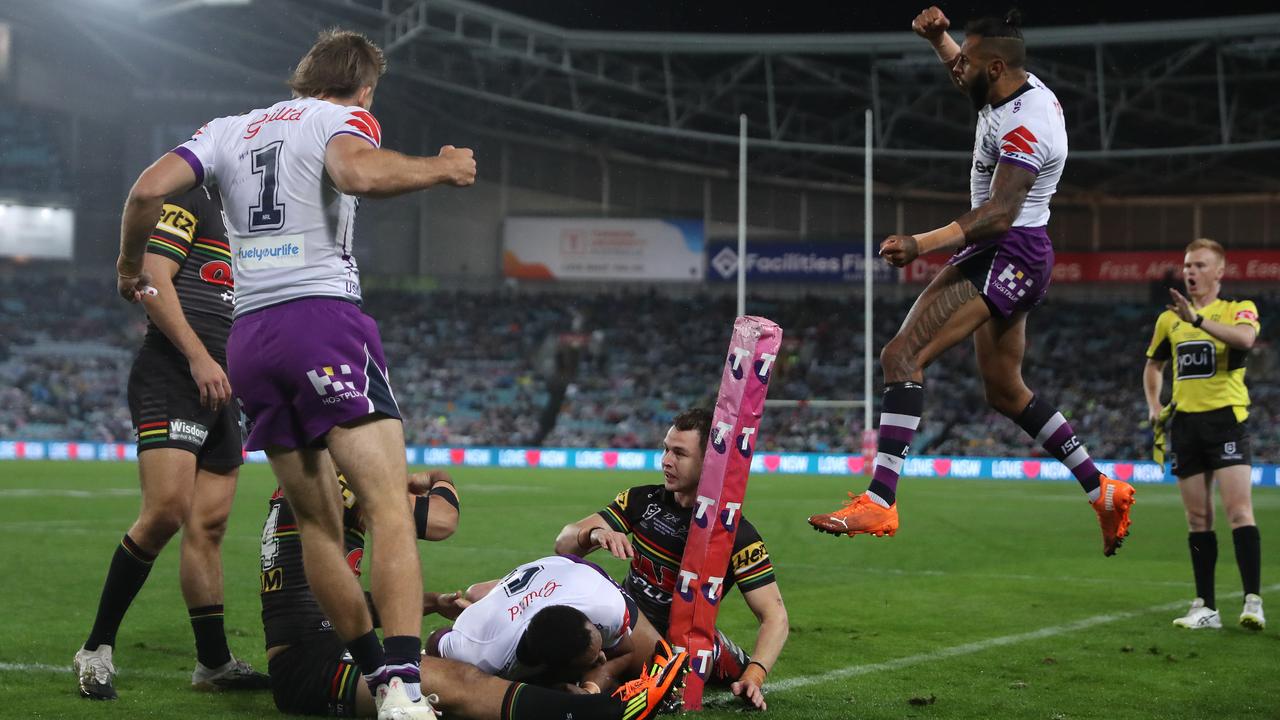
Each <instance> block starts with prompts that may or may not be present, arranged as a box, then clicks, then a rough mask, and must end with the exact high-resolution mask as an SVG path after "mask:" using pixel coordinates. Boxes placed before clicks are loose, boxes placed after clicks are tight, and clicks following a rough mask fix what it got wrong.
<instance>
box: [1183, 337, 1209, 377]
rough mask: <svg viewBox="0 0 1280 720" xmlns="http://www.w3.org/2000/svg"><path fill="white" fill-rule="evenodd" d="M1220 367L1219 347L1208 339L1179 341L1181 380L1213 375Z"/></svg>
mask: <svg viewBox="0 0 1280 720" xmlns="http://www.w3.org/2000/svg"><path fill="white" fill-rule="evenodd" d="M1217 369H1218V357H1217V348H1215V347H1214V346H1213V343H1212V342H1209V341H1208V340H1192V341H1190V342H1184V343H1178V374H1177V378H1178V379H1179V380H1193V379H1195V378H1209V377H1213V374H1214V372H1216V371H1217Z"/></svg>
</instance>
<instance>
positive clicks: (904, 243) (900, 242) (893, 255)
mask: <svg viewBox="0 0 1280 720" xmlns="http://www.w3.org/2000/svg"><path fill="white" fill-rule="evenodd" d="M880 257H882V258H884V259H885V262H887V263H889V264H890V265H892V266H894V267H906V266H907V265H910V264H911V262H912V261H913V260H915V259H916V258H917V257H920V245H919V243H918V242H917V241H916V238H915V236H914V235H890V236H889V237H887V238H885V240H884V242H882V243H880Z"/></svg>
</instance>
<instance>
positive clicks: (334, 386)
mask: <svg viewBox="0 0 1280 720" xmlns="http://www.w3.org/2000/svg"><path fill="white" fill-rule="evenodd" d="M350 375H351V366H350V365H339V366H338V370H337V372H336V373H335V372H334V369H333V366H331V365H326V366H324V367H323V368H320V370H319V371H318V372H317V371H315V370H308V371H307V379H308V380H310V381H311V387H313V388H315V389H316V394H317V395H319V396H320V398H321V402H323V403H324V404H325V405H333V404H334V403H339V402H342V401H343V400H349V399H351V398H358V397H363V396H364V393H362V392H360V390H358V389H357V388H356V386H355V382H353V381H352V380H351V379H350ZM344 377H345V378H348V379H346V380H342V379H340V378H344Z"/></svg>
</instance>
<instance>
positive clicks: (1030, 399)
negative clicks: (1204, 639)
mask: <svg viewBox="0 0 1280 720" xmlns="http://www.w3.org/2000/svg"><path fill="white" fill-rule="evenodd" d="M1019 24H1020V18H1019V16H1018V14H1017V12H1016V11H1013V12H1011V13H1010V14H1009V16H1008V17H1006V18H1004V19H1000V18H986V19H982V20H977V21H975V22H972V23H970V24H969V26H968V27H967V28H966V29H965V38H964V44H963V45H957V44H956V42H955V40H953V39H952V38H951V36H950V35H948V34H947V32H946V31H947V28H949V27H950V21H948V20H947V18H946V16H945V15H943V13H942V11H941V10H939V9H938V8H937V7H930V8H928V9H927V10H925V11H923V12H921V13H920V15H919V16H918V17H916V19H915V21H914V22H913V23H912V24H911V27H912V29H913V30H914V31H915V32H916V34H918V35H920V36H921V37H923V38H925V39H926V40H928V41H929V42H930V44H931V45H933V48H934V50H935V52H936V53H937V55H938V58H939V59H940V60H941V61H942V62H943V64H945V65H946V66H947V68H948V69H949V70H950V72H951V79H952V81H953V82H954V83H955V85H956V87H958V88H959V89H960V90H962V91H964V92H965V93H966V94H968V95H969V98H970V99H971V100H972V101H973V107H974V110H976V111H977V112H978V127H977V134H976V137H975V139H974V145H973V167H972V169H971V170H970V175H969V186H970V192H971V195H972V206H971V209H970V210H969V212H967V213H965V214H964V215H961V216H960V217H959V218H958V219H957V220H956V221H955V222H952V223H950V224H949V225H947V226H946V227H943V228H939V229H937V230H932V231H930V232H926V233H921V234H919V235H891V236H889V237H888V238H887V239H886V240H885V241H884V242H883V243H882V244H881V246H880V255H881V256H882V257H884V258H885V260H887V261H888V262H889V263H890V264H892V265H895V266H897V267H903V266H905V265H907V264H908V263H910V262H912V261H913V260H915V259H916V258H917V257H918V256H919V255H921V254H923V253H927V252H933V251H937V250H945V251H950V252H954V255H953V256H952V257H951V259H950V260H948V261H947V264H946V266H945V267H944V268H943V269H942V271H941V272H940V273H938V275H937V277H935V278H934V279H933V281H932V282H930V283H929V286H928V287H927V288H925V290H924V292H923V293H921V294H920V297H919V298H918V299H917V300H916V303H915V305H914V306H913V307H912V308H911V311H910V312H909V313H908V314H907V318H906V320H904V321H903V323H902V327H901V328H900V329H899V330H898V334H897V335H896V336H894V338H893V339H892V340H890V341H889V343H888V344H887V345H885V347H884V350H883V351H882V352H881V354H880V364H881V368H882V370H883V372H884V381H885V390H884V404H883V412H882V414H881V415H880V435H879V441H878V448H877V453H876V462H875V471H874V474H873V477H872V480H871V485H870V487H869V488H868V489H867V491H866V492H864V493H862V494H860V495H853V494H852V493H850V500H849V501H848V502H846V503H845V505H844V507H842V508H841V509H839V510H837V511H835V512H832V513H823V514H819V515H814V516H812V517H810V518H809V523H810V524H811V525H813V526H814V528H816V529H818V530H822V531H825V532H829V533H832V534H836V535H849V536H853V535H858V534H862V533H869V534H872V535H876V536H883V535H893V534H894V533H896V532H897V530H898V507H897V486H898V476H899V473H900V472H901V471H902V466H903V462H904V460H905V459H906V455H907V449H908V447H909V446H910V444H911V442H912V439H913V438H914V435H915V431H916V429H917V427H918V426H919V423H920V416H921V414H922V413H923V411H924V385H923V383H924V369H925V368H926V367H928V366H929V364H930V363H932V362H933V361H934V360H935V359H937V357H938V356H939V355H941V354H942V353H943V352H944V351H946V350H947V349H948V348H950V347H952V346H953V345H955V344H956V343H958V342H960V341H961V340H964V339H965V338H967V337H969V336H973V339H974V345H975V348H976V350H977V361H978V371H979V372H980V373H981V375H982V382H983V385H984V386H985V388H986V395H987V402H988V403H989V404H990V405H991V407H992V408H994V409H995V410H997V411H999V412H1000V413H1001V414H1003V415H1005V416H1007V417H1008V418H1010V419H1011V420H1013V421H1014V422H1016V423H1017V424H1018V425H1019V426H1020V427H1021V428H1022V429H1023V430H1025V431H1026V432H1027V434H1028V435H1030V436H1031V437H1033V438H1035V439H1036V442H1038V443H1040V444H1041V445H1043V447H1044V448H1045V450H1046V451H1048V452H1049V453H1050V454H1051V455H1053V456H1054V457H1055V458H1057V459H1058V460H1059V461H1061V462H1062V463H1063V464H1065V465H1066V466H1067V467H1068V468H1070V470H1071V472H1072V474H1073V475H1074V476H1075V478H1076V480H1077V481H1078V482H1079V483H1080V486H1081V487H1082V488H1083V489H1084V491H1085V492H1086V493H1087V495H1088V498H1089V501H1090V503H1091V504H1092V505H1093V508H1094V510H1095V511H1096V512H1097V514H1098V522H1099V524H1100V525H1101V527H1102V551H1103V553H1104V554H1105V555H1108V556H1109V555H1112V554H1114V553H1115V551H1116V549H1117V548H1118V547H1119V546H1120V543H1121V541H1122V540H1123V539H1124V537H1125V536H1126V535H1127V534H1128V531H1129V508H1130V506H1131V505H1132V504H1133V487H1132V486H1131V485H1129V484H1128V483H1125V482H1123V481H1120V480H1113V479H1111V478H1108V477H1106V476H1105V475H1103V474H1102V473H1100V472H1099V471H1098V469H1097V467H1095V466H1094V463H1093V460H1092V459H1090V457H1089V453H1088V451H1087V450H1086V449H1085V447H1084V445H1083V444H1082V443H1081V442H1080V440H1079V439H1078V438H1077V437H1076V435H1075V431H1074V430H1072V428H1071V425H1070V424H1069V423H1068V422H1067V421H1066V418H1064V417H1063V416H1062V414H1061V413H1059V412H1058V411H1057V410H1056V409H1055V408H1053V407H1052V406H1051V405H1050V404H1049V403H1048V402H1047V401H1045V399H1043V398H1041V397H1039V396H1036V395H1035V394H1033V393H1032V391H1031V390H1030V389H1029V388H1027V386H1026V384H1025V383H1024V382H1023V381H1022V356H1023V352H1024V349H1025V346H1026V321H1027V314H1028V313H1029V312H1030V311H1031V310H1032V309H1033V308H1035V307H1036V306H1037V305H1039V304H1040V302H1041V301H1042V300H1043V299H1044V296H1045V292H1046V291H1047V290H1048V287H1049V280H1050V277H1051V272H1052V270H1053V245H1052V243H1051V242H1050V240H1049V235H1048V233H1046V232H1045V229H1046V228H1045V226H1046V225H1047V224H1048V222H1049V199H1050V198H1051V197H1052V196H1053V193H1054V191H1055V190H1056V189H1057V186H1058V179H1059V178H1061V177H1062V170H1063V166H1064V165H1065V164H1066V159H1067V130H1066V124H1065V123H1064V121H1063V117H1062V107H1061V106H1060V105H1059V104H1058V99H1057V98H1056V97H1055V96H1054V94H1053V92H1052V91H1050V90H1049V88H1047V87H1046V86H1045V84H1044V83H1042V82H1041V81H1040V80H1039V79H1038V78H1036V77H1035V76H1034V75H1032V74H1030V73H1028V72H1027V71H1026V69H1025V67H1024V66H1025V62H1026V47H1025V45H1024V43H1023V39H1022V32H1021V30H1020V29H1019V27H1018V26H1019Z"/></svg>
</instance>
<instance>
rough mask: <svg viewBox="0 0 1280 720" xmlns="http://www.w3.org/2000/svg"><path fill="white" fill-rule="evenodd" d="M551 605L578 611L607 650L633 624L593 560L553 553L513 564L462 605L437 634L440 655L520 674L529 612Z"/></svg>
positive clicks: (523, 673)
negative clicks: (441, 633) (483, 593)
mask: <svg viewBox="0 0 1280 720" xmlns="http://www.w3.org/2000/svg"><path fill="white" fill-rule="evenodd" d="M551 605H568V606H570V607H573V608H577V609H578V610H580V611H582V614H584V615H586V616H587V619H588V620H590V621H591V624H593V625H595V626H596V628H597V629H598V630H600V638H601V641H602V644H603V649H605V650H608V649H609V648H611V647H614V646H615V645H617V644H618V643H619V642H621V640H622V638H624V637H626V636H627V634H628V633H629V632H630V630H631V617H630V611H629V610H628V609H627V602H626V600H625V599H624V598H623V595H622V590H621V589H619V588H618V586H617V584H615V583H614V582H613V581H612V580H610V579H609V578H608V576H606V575H604V574H603V572H601V571H600V570H598V569H597V568H596V567H595V566H593V565H589V564H586V563H582V562H578V561H576V560H573V559H570V558H567V557H563V556H559V555H555V556H551V557H545V558H542V559H541V560H534V561H533V562H530V563H525V564H524V565H521V566H520V567H518V568H516V569H515V570H512V571H511V572H510V573H509V574H508V575H507V576H506V577H504V578H502V580H501V581H499V582H498V585H497V586H496V587H494V588H493V590H492V591H490V592H489V594H488V595H486V596H484V597H483V598H482V599H480V600H479V601H477V602H476V603H475V604H474V605H471V606H470V607H468V608H467V609H466V610H464V611H462V614H461V615H459V616H458V620H457V622H455V623H454V624H453V628H452V629H451V630H450V631H449V632H448V633H446V634H445V635H444V636H443V637H441V638H440V656H441V657H445V658H448V659H450V660H459V661H461V662H465V663H470V664H472V665H475V666H476V667H478V668H480V669H481V670H483V671H485V672H486V673H489V674H490V675H497V676H499V677H503V678H507V679H508V680H520V679H522V678H523V677H524V676H526V675H528V671H529V670H531V668H523V667H521V666H520V664H519V663H518V662H517V661H516V646H517V645H519V644H520V638H522V637H524V631H525V628H527V627H528V626H529V621H530V620H532V619H533V616H534V615H536V614H537V613H538V611H539V610H542V609H543V608H545V607H548V606H551Z"/></svg>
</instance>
